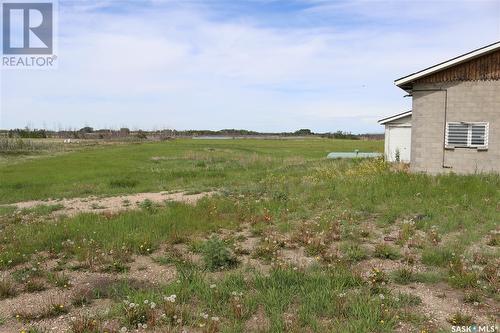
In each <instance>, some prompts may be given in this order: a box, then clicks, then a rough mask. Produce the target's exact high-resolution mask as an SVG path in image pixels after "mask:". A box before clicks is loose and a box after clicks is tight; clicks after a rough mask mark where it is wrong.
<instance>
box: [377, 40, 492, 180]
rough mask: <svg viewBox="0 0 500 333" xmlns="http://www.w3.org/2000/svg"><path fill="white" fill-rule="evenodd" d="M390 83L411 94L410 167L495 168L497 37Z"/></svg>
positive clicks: (472, 170)
mask: <svg viewBox="0 0 500 333" xmlns="http://www.w3.org/2000/svg"><path fill="white" fill-rule="evenodd" d="M395 84H396V86H398V87H399V88H401V89H403V90H405V91H406V92H407V93H408V94H409V95H410V96H411V97H412V104H413V107H412V112H411V118H409V119H411V125H410V126H411V127H410V128H411V129H410V131H411V141H410V142H411V143H410V146H411V149H410V152H409V159H410V169H411V170H412V171H417V172H419V171H422V172H429V173H441V172H446V171H453V172H456V173H475V172H500V42H497V43H494V44H491V45H488V46H485V47H483V48H480V49H477V50H474V51H471V52H469V53H466V54H464V55H461V56H458V57H456V58H453V59H450V60H448V61H445V62H442V63H440V64H437V65H435V66H432V67H429V68H426V69H424V70H421V71H419V72H416V73H413V74H410V75H408V76H405V77H402V78H400V79H398V80H396V81H395ZM396 117H397V116H396ZM402 119H403V118H399V119H394V121H396V120H402ZM381 123H383V124H384V125H386V131H387V127H388V126H389V127H390V126H391V124H390V121H386V120H382V121H381ZM395 131H396V134H395V135H394V136H395V138H396V141H397V140H402V141H404V139H401V138H400V137H402V136H404V135H407V133H406V134H402V133H401V130H397V129H396V130H395ZM403 131H404V130H403ZM398 132H399V133H398ZM389 134H390V133H389ZM386 138H387V132H386ZM390 139H391V136H390V137H389V140H390ZM393 147H394V146H393V145H391V143H390V142H389V144H387V143H386V149H388V150H386V155H387V154H388V155H389V157H391V158H392V154H393V152H392V151H390V149H394V148H393ZM405 157H406V155H405ZM402 160H403V159H402Z"/></svg>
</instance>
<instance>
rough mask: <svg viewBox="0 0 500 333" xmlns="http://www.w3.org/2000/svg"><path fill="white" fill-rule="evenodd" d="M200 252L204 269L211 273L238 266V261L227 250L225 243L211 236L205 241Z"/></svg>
mask: <svg viewBox="0 0 500 333" xmlns="http://www.w3.org/2000/svg"><path fill="white" fill-rule="evenodd" d="M202 251H203V261H204V262H205V267H206V268H207V269H209V270H211V271H215V270H218V269H224V268H232V267H234V266H236V265H237V264H238V260H237V259H236V257H235V256H234V254H232V253H231V251H230V250H229V249H228V247H227V245H226V243H224V241H222V240H221V239H219V238H218V237H217V236H212V237H211V238H210V239H209V240H207V241H206V242H205V244H204V245H203V250H202Z"/></svg>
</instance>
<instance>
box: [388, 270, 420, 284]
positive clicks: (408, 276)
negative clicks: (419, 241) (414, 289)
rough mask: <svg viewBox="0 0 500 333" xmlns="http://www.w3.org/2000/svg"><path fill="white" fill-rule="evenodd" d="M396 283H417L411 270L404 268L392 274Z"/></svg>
mask: <svg viewBox="0 0 500 333" xmlns="http://www.w3.org/2000/svg"><path fill="white" fill-rule="evenodd" d="M392 278H393V280H394V282H396V283H399V284H408V283H411V282H414V281H415V275H414V273H413V271H412V269H411V268H408V267H403V268H399V269H397V270H395V271H394V272H392Z"/></svg>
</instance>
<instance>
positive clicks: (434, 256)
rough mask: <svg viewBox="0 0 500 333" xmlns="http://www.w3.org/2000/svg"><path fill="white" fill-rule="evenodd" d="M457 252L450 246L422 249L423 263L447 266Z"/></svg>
mask: <svg viewBox="0 0 500 333" xmlns="http://www.w3.org/2000/svg"><path fill="white" fill-rule="evenodd" d="M454 257H455V254H454V252H453V251H452V250H450V249H449V248H443V247H431V248H425V249H424V250H423V251H422V263H423V264H424V265H428V266H438V267H446V266H448V264H449V263H450V262H451V261H452V260H453V258H454Z"/></svg>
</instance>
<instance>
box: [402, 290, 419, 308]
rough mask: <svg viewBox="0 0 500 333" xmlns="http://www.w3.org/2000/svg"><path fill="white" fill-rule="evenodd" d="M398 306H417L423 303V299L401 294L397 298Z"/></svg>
mask: <svg viewBox="0 0 500 333" xmlns="http://www.w3.org/2000/svg"><path fill="white" fill-rule="evenodd" d="M395 300H396V302H397V305H398V306H416V305H420V304H421V303H422V299H421V298H420V297H418V296H417V295H413V294H408V293H399V294H398V295H397V296H396V298H395Z"/></svg>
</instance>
